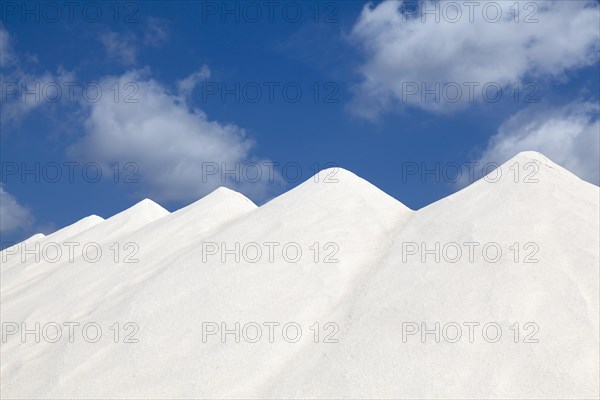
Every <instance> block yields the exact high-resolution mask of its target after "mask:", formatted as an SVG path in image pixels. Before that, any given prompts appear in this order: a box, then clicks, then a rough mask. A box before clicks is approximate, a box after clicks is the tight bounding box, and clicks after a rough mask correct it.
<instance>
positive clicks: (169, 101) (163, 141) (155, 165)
mask: <svg viewBox="0 0 600 400" xmlns="http://www.w3.org/2000/svg"><path fill="white" fill-rule="evenodd" d="M115 82H118V84H119V87H120V88H125V89H127V90H126V92H127V93H133V91H134V90H135V88H137V90H136V92H137V93H136V94H135V96H134V97H133V98H132V99H137V100H138V102H137V103H125V102H123V101H119V102H115V101H114V99H113V97H112V96H103V97H102V99H101V100H100V101H98V102H97V103H90V104H87V105H86V106H87V107H89V117H88V118H87V120H86V121H85V132H86V134H85V136H84V137H83V138H81V140H80V141H78V142H77V143H76V144H75V145H73V146H72V148H71V149H70V153H71V155H72V156H74V157H77V158H86V159H89V160H93V161H96V162H101V163H111V162H115V161H119V162H120V163H121V164H125V163H127V162H134V163H136V164H137V166H138V167H139V173H140V176H141V182H142V190H143V191H144V194H145V195H147V196H149V197H152V198H154V199H158V200H169V199H177V200H193V199H197V198H199V197H200V196H202V195H205V194H207V193H208V192H210V191H212V190H213V189H215V188H216V187H218V186H222V185H224V184H225V183H226V181H224V177H223V174H221V173H217V174H215V175H210V176H207V175H206V174H205V178H204V179H203V168H204V171H205V172H206V171H207V165H208V163H217V165H219V166H221V165H222V163H225V165H226V166H227V167H228V168H234V167H235V166H236V165H239V166H240V168H241V167H243V166H244V165H246V164H247V163H248V162H250V161H252V160H253V157H252V150H253V148H254V142H253V141H252V140H251V139H250V138H249V137H248V136H247V134H246V132H245V131H244V130H243V129H242V128H240V127H238V126H236V125H234V124H223V123H219V122H217V121H210V120H209V119H208V117H207V116H206V114H204V112H202V111H201V110H198V109H190V108H189V107H188V105H187V104H186V98H185V97H182V96H180V95H178V94H174V93H171V91H170V90H169V89H168V88H167V87H165V86H164V85H162V84H161V83H159V82H157V81H156V80H154V79H151V78H150V77H149V73H148V71H147V70H144V71H130V72H128V73H126V74H124V75H122V76H119V77H107V78H106V79H105V80H103V82H102V83H101V85H102V86H103V87H105V88H108V87H110V86H111V85H114V83H115ZM128 84H132V86H129V87H128V86H127V85H128ZM220 172H223V171H220ZM265 177H266V176H265ZM242 178H243V176H242ZM203 180H205V182H204V181H203ZM242 181H243V182H246V183H243V182H242V183H238V184H235V183H231V182H229V185H228V186H233V187H234V189H237V190H242V191H243V192H245V193H246V194H250V195H252V194H253V195H258V196H261V197H266V196H268V195H269V194H270V190H272V189H271V188H272V186H273V185H270V184H269V182H267V181H266V180H264V179H263V180H262V181H261V182H258V183H251V182H248V180H247V179H242Z"/></svg>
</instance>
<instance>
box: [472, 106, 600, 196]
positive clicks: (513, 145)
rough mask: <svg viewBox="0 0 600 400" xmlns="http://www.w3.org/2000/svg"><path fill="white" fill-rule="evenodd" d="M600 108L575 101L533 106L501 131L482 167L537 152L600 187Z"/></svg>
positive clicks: (485, 155)
mask: <svg viewBox="0 0 600 400" xmlns="http://www.w3.org/2000/svg"><path fill="white" fill-rule="evenodd" d="M599 117H600V106H599V105H598V103H594V102H585V101H576V102H573V103H570V104H567V105H565V106H562V107H542V106H532V107H529V108H528V109H525V110H523V111H521V112H519V113H517V114H515V115H514V116H512V117H511V118H509V119H508V120H506V121H505V122H504V123H503V124H502V125H501V126H500V128H499V129H498V132H497V133H496V135H494V136H493V137H492V138H491V139H490V141H489V143H488V146H487V148H486V149H485V150H484V151H483V152H482V154H481V157H480V160H479V163H480V165H485V164H486V163H497V164H501V163H503V162H505V161H507V160H509V159H510V158H512V157H513V156H514V155H515V154H517V153H519V152H521V151H528V150H533V151H538V152H540V153H542V154H544V155H546V156H547V157H548V158H550V159H551V160H552V161H554V162H556V163H558V164H560V165H562V166H563V167H565V168H566V169H568V170H569V171H571V172H572V173H574V174H576V175H577V176H579V177H580V178H581V179H584V180H586V181H588V182H591V183H594V184H596V185H598V184H600V121H599Z"/></svg>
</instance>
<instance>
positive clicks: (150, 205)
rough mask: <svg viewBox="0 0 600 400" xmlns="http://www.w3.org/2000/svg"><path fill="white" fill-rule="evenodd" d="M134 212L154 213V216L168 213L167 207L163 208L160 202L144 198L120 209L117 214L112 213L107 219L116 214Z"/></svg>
mask: <svg viewBox="0 0 600 400" xmlns="http://www.w3.org/2000/svg"><path fill="white" fill-rule="evenodd" d="M134 214H145V215H154V216H163V215H168V214H170V213H169V211H168V210H167V209H165V208H164V207H163V206H161V205H160V204H158V203H156V202H154V201H152V200H150V199H148V198H145V199H143V200H141V201H139V202H137V203H136V204H134V205H133V206H131V207H129V208H128V209H126V210H124V211H121V212H120V213H118V214H115V215H113V216H112V217H111V218H109V219H113V218H115V217H117V216H129V215H134Z"/></svg>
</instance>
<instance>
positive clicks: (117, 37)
mask: <svg viewBox="0 0 600 400" xmlns="http://www.w3.org/2000/svg"><path fill="white" fill-rule="evenodd" d="M100 42H101V43H102V45H104V49H105V50H106V55H107V56H108V57H109V58H111V59H113V60H116V61H118V62H120V63H121V64H123V65H133V64H135V62H136V58H137V49H136V46H135V37H134V36H133V35H131V34H119V33H116V32H104V33H103V34H101V35H100Z"/></svg>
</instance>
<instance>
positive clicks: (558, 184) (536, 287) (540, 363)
mask: <svg viewBox="0 0 600 400" xmlns="http://www.w3.org/2000/svg"><path fill="white" fill-rule="evenodd" d="M532 163H533V164H535V165H537V166H538V167H539V168H536V167H531V165H532ZM517 165H518V167H517ZM511 167H512V169H511ZM515 169H520V170H521V174H520V179H517V182H515V175H514V172H515ZM534 170H535V171H537V172H536V173H535V174H534V175H533V176H531V178H532V179H536V180H537V182H536V183H534V182H532V181H531V179H529V180H527V182H529V183H526V182H524V179H523V178H524V176H525V175H529V174H531V173H532V171H534ZM501 171H502V178H501V179H500V180H499V181H498V182H495V183H492V182H491V181H495V179H496V178H495V176H496V175H495V174H492V175H493V176H491V177H490V179H489V180H490V182H488V181H486V180H480V181H478V182H476V183H474V184H473V185H471V186H469V187H467V188H466V189H464V190H462V191H460V192H458V193H456V194H454V195H452V196H450V197H448V198H445V199H443V200H441V201H439V202H437V203H434V204H432V205H430V206H428V207H426V208H424V209H422V210H420V211H419V212H417V213H416V215H415V218H413V219H412V220H411V221H409V222H408V223H407V224H405V225H404V226H401V227H399V230H398V232H397V233H396V234H395V235H394V236H395V237H394V242H395V244H394V246H392V247H391V249H390V252H389V254H387V256H386V260H385V262H383V264H382V267H381V268H379V269H378V270H376V273H374V274H372V275H371V276H370V277H369V278H368V279H367V280H365V281H364V282H362V283H361V285H358V286H357V287H355V288H354V290H352V291H350V292H348V293H347V295H346V297H345V299H344V301H343V303H342V304H341V306H340V308H339V309H338V310H337V312H336V313H335V315H331V316H330V319H332V320H335V321H338V323H339V325H340V329H341V330H342V332H343V335H342V338H341V340H340V343H339V344H337V345H331V346H329V347H327V348H324V349H322V351H318V352H317V351H313V352H303V353H302V354H299V356H298V357H297V358H295V359H294V360H293V361H292V362H290V363H287V364H286V365H285V367H284V368H282V369H281V373H280V374H278V375H276V376H274V377H273V378H272V380H271V381H270V382H269V385H267V386H265V390H264V391H263V392H261V396H265V397H281V396H285V397H288V396H295V397H319V398H330V397H335V398H538V399H548V398H598V396H599V393H598V390H599V389H598V388H599V371H598V354H599V350H600V349H599V344H598V337H599V330H598V315H599V308H598V302H599V265H600V257H599V249H598V244H599V243H600V238H599V231H600V229H599V221H600V216H599V208H600V200H599V192H600V190H599V188H598V187H597V186H594V185H591V184H589V183H587V182H584V181H582V180H580V179H579V178H577V177H576V176H574V175H573V174H571V173H570V172H568V171H566V170H565V169H563V168H561V167H560V166H558V165H556V164H554V163H553V162H551V161H550V160H548V159H547V158H546V157H544V156H543V155H541V154H539V153H534V152H525V153H521V154H519V155H517V156H516V157H515V158H513V159H512V160H510V161H508V162H507V163H505V164H504V165H503V166H502V168H501ZM409 242H411V243H418V244H419V245H420V249H422V248H423V246H422V245H421V244H422V243H426V244H427V248H428V249H434V248H435V243H436V242H438V243H440V245H441V246H443V245H444V244H448V243H452V242H454V243H459V244H462V243H464V242H479V243H481V245H480V246H479V247H478V251H477V252H475V253H474V254H475V258H474V262H470V260H469V258H468V256H467V254H466V251H465V250H466V247H464V246H463V247H462V248H463V251H464V252H465V253H464V254H463V257H462V258H460V259H459V260H458V261H457V262H456V263H452V262H450V261H452V260H453V259H456V256H457V253H452V252H449V253H448V254H447V256H446V257H444V256H443V255H442V256H441V257H440V261H439V262H436V261H435V258H434V256H433V255H426V256H425V262H423V259H422V253H421V252H420V251H419V252H418V253H417V254H415V255H412V256H409V255H408V253H412V251H405V252H404V254H403V251H402V249H403V244H404V246H405V249H406V246H407V245H408V243H409ZM489 242H496V243H497V244H499V245H500V248H501V249H502V250H503V252H504V255H503V257H502V258H501V259H500V260H499V261H498V262H496V263H492V262H488V261H486V260H485V259H484V258H483V257H482V255H481V254H482V253H481V248H482V246H483V244H485V243H489ZM515 242H518V243H519V244H520V247H521V248H520V255H519V262H515V259H514V254H515V253H514V252H512V251H511V250H510V249H509V246H511V245H513V244H514V243H515ZM529 242H533V243H535V244H536V245H537V246H538V248H539V251H538V252H537V253H536V254H535V255H534V256H533V258H536V259H538V260H539V262H537V263H525V262H524V261H523V260H524V257H525V256H527V255H531V254H532V253H533V251H534V250H535V247H531V246H530V247H529V248H528V249H525V248H524V247H523V245H524V244H525V243H529ZM438 254H443V253H440V252H438ZM403 255H404V257H405V258H404V259H403ZM489 255H490V257H489V259H490V260H491V259H493V258H495V256H494V252H493V251H491V252H490V253H489ZM374 272H375V271H374ZM403 322H415V323H417V324H419V325H420V324H421V323H422V322H425V323H427V328H429V329H432V328H434V327H435V325H434V324H435V323H436V322H439V323H440V331H441V330H442V328H443V326H444V325H445V324H447V323H450V322H456V323H458V324H460V325H461V326H462V339H461V340H459V341H458V342H456V343H450V342H449V341H446V340H444V337H443V336H441V337H440V339H439V340H440V343H436V342H435V338H434V335H431V334H430V335H427V336H426V337H425V343H422V338H421V332H420V331H419V332H418V333H417V334H416V335H411V336H408V337H407V340H406V343H404V342H403V338H402V323H403ZM464 322H478V323H480V324H481V325H480V326H479V327H478V330H476V331H475V332H474V342H473V343H469V338H468V337H469V336H468V335H469V333H468V328H467V327H466V326H464V325H462V324H463V323H464ZM488 322H496V323H498V324H499V325H500V326H501V328H502V330H503V332H502V336H501V339H500V340H499V341H498V342H497V343H488V342H487V341H486V340H485V339H484V338H483V336H482V333H481V328H482V326H483V325H484V324H486V323H488ZM515 322H519V323H520V328H519V329H520V336H519V339H518V341H519V343H514V330H511V329H510V326H513V329H514V325H513V324H514V323H515ZM528 322H534V323H535V324H537V326H538V327H539V332H537V333H536V334H535V335H533V336H532V337H530V339H533V338H535V339H538V340H539V343H523V340H524V339H525V337H526V336H527V334H531V333H533V331H534V330H535V326H534V325H530V326H529V328H528V329H526V330H525V329H524V326H525V324H526V323H528ZM407 329H408V328H407ZM419 329H420V330H422V326H419ZM454 336H455V330H454V328H451V327H450V326H449V331H448V337H449V338H450V339H454ZM494 336H495V330H494V328H491V329H490V331H489V337H490V338H494ZM288 371H294V372H293V373H288ZM319 371H326V373H320V372H319Z"/></svg>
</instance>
